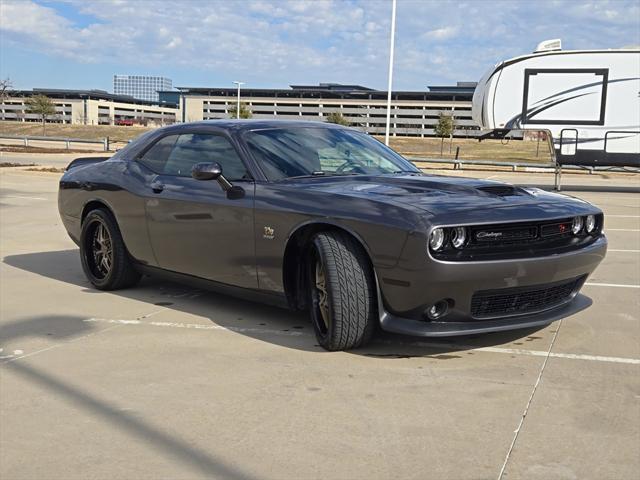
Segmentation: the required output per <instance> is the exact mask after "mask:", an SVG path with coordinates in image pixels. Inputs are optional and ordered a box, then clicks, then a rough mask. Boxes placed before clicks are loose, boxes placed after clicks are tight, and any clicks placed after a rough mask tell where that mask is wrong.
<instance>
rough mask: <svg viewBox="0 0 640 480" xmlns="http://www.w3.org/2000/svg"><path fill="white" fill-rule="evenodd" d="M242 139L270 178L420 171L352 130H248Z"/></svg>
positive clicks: (364, 135)
mask: <svg viewBox="0 0 640 480" xmlns="http://www.w3.org/2000/svg"><path fill="white" fill-rule="evenodd" d="M245 138H246V141H247V144H248V145H249V148H250V150H251V152H252V154H253V156H254V157H255V159H256V161H257V162H258V164H259V165H260V167H261V168H262V171H263V172H264V174H265V175H266V176H267V178H268V179H269V180H271V181H276V180H283V179H287V178H294V177H296V178H297V177H306V176H325V175H326V176H329V175H381V174H391V173H416V174H419V173H421V172H420V170H418V169H417V168H416V167H414V166H413V165H412V164H411V163H410V162H408V161H407V160H405V159H404V158H402V157H401V156H400V155H398V154H397V153H395V152H394V151H393V150H391V149H390V148H388V147H386V146H385V145H383V144H382V143H380V142H379V141H378V140H376V139H374V138H372V137H370V136H368V135H366V134H364V133H361V132H358V131H355V130H347V129H339V128H324V127H293V128H272V129H265V130H254V131H251V132H248V133H247V135H246V137H245Z"/></svg>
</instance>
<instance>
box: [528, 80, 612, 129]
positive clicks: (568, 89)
mask: <svg viewBox="0 0 640 480" xmlns="http://www.w3.org/2000/svg"><path fill="white" fill-rule="evenodd" d="M608 72H609V70H607V69H551V68H549V69H530V68H527V69H525V71H524V97H523V104H522V123H523V124H547V125H554V124H555V125H559V124H570V125H604V114H605V104H606V97H607V78H608Z"/></svg>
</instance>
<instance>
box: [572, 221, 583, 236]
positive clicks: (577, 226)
mask: <svg viewBox="0 0 640 480" xmlns="http://www.w3.org/2000/svg"><path fill="white" fill-rule="evenodd" d="M582 224H583V221H582V217H574V219H573V223H572V224H571V233H573V234H574V235H577V234H579V233H580V230H582Z"/></svg>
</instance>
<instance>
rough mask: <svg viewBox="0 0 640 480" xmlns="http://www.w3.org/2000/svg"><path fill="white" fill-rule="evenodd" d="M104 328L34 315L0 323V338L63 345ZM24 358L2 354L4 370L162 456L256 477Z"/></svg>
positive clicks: (227, 474) (213, 471) (223, 473)
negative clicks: (5, 356)
mask: <svg viewBox="0 0 640 480" xmlns="http://www.w3.org/2000/svg"><path fill="white" fill-rule="evenodd" d="M100 330H102V329H101V328H99V327H97V326H96V325H95V324H90V323H87V322H85V319H84V318H83V317H79V316H73V315H69V316H56V315H47V316H34V317H29V318H26V319H21V320H17V321H15V322H11V323H7V324H3V325H2V326H0V342H1V343H0V344H2V345H6V344H9V343H14V342H17V341H20V340H23V339H26V338H29V339H33V338H43V339H46V340H47V341H51V340H53V341H54V342H53V343H51V344H50V345H49V347H47V349H51V348H55V347H58V346H61V345H64V344H65V343H66V342H72V341H74V339H78V338H81V337H84V336H87V335H91V334H94V333H99V332H100ZM43 350H44V349H43ZM27 356H28V355H27ZM21 358H24V357H20V356H17V357H14V358H9V359H4V360H0V370H5V372H12V373H13V374H14V375H16V376H17V377H19V378H21V379H22V380H25V381H27V382H30V383H31V384H33V385H36V386H37V387H39V388H42V389H43V390H46V391H47V392H49V393H50V394H51V395H53V396H54V397H55V398H56V399H58V400H61V401H64V402H66V403H69V404H71V405H73V406H74V407H76V408H78V409H80V410H83V411H85V412H86V413H87V414H88V415H90V416H92V417H95V418H97V419H99V420H101V421H104V422H106V423H108V424H109V425H111V426H114V427H117V428H118V429H120V430H121V431H123V432H124V433H126V434H127V435H129V436H131V437H133V438H135V439H137V440H138V441H139V442H140V443H146V444H149V445H150V446H151V447H152V448H153V449H154V450H156V451H159V452H162V454H163V455H164V456H166V457H171V458H174V459H175V460H176V461H178V462H180V463H182V464H183V465H185V466H187V467H189V468H191V469H194V470H197V471H200V472H202V473H203V474H205V475H206V476H207V478H209V477H215V478H230V479H238V480H239V479H247V480H251V479H254V478H256V477H254V476H253V475H250V474H248V473H246V472H243V471H241V470H239V469H238V468H236V467H234V466H231V465H227V464H226V463H224V462H222V461H221V460H220V459H218V458H216V456H215V455H213V454H212V453H211V452H209V451H206V450H202V449H200V448H198V447H196V446H194V445H192V444H190V443H189V442H187V441H185V440H182V439H179V438H176V437H175V435H174V434H170V433H167V432H164V431H162V430H161V429H160V428H158V427H156V426H154V425H152V424H150V423H149V422H146V421H145V420H143V419H141V418H140V416H139V415H135V414H129V413H127V412H126V411H125V410H123V408H124V407H125V405H121V404H120V405H117V404H116V403H117V402H116V401H114V400H108V399H101V398H99V397H97V396H96V395H95V394H91V393H89V392H86V391H83V390H81V389H80V388H78V387H76V386H74V385H72V384H70V383H68V382H67V381H66V380H65V379H64V378H63V375H62V374H52V373H50V372H47V371H46V370H47V368H46V367H44V368H36V367H35V366H33V365H32V364H30V363H29V362H26V361H21ZM105 374H106V373H105V372H101V375H105ZM95 381H96V382H99V379H98V378H96V380H95ZM6 382H7V379H6V377H5V378H4V379H3V383H5V388H6ZM5 395H7V394H5ZM119 401H121V400H119ZM43 453H44V454H46V452H40V454H43ZM25 461H26V459H25Z"/></svg>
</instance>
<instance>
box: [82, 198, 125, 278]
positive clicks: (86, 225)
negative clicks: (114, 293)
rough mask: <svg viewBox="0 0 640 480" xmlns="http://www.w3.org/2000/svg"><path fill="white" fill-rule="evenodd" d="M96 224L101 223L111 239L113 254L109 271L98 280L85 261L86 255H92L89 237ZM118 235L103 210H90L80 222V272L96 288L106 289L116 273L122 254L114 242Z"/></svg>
mask: <svg viewBox="0 0 640 480" xmlns="http://www.w3.org/2000/svg"><path fill="white" fill-rule="evenodd" d="M96 223H101V224H102V225H104V226H105V228H106V229H107V231H108V232H109V235H110V237H111V248H112V252H113V258H112V262H111V263H112V265H111V270H110V271H109V273H108V274H107V275H105V276H104V277H103V278H98V277H96V276H95V275H94V273H93V271H92V269H91V266H90V265H89V263H88V260H87V255H92V251H91V250H92V248H93V247H92V246H91V243H92V241H93V239H92V238H91V237H92V231H93V226H94V225H95V224H96ZM118 234H119V232H118V231H117V230H116V227H115V222H114V221H113V220H112V219H111V217H110V215H109V214H108V213H107V212H105V211H104V210H92V211H91V212H89V213H88V214H87V216H86V217H85V219H84V221H83V222H82V231H81V233H80V260H81V262H82V270H83V271H84V273H85V275H86V276H87V278H88V279H89V281H90V282H91V283H92V284H93V285H94V286H95V287H96V288H99V289H101V288H108V286H109V285H110V284H111V283H112V280H113V277H114V274H115V271H116V266H117V264H118V263H117V262H118V256H119V255H122V252H120V251H119V250H120V249H119V245H118V242H117V241H116V235H118Z"/></svg>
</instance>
